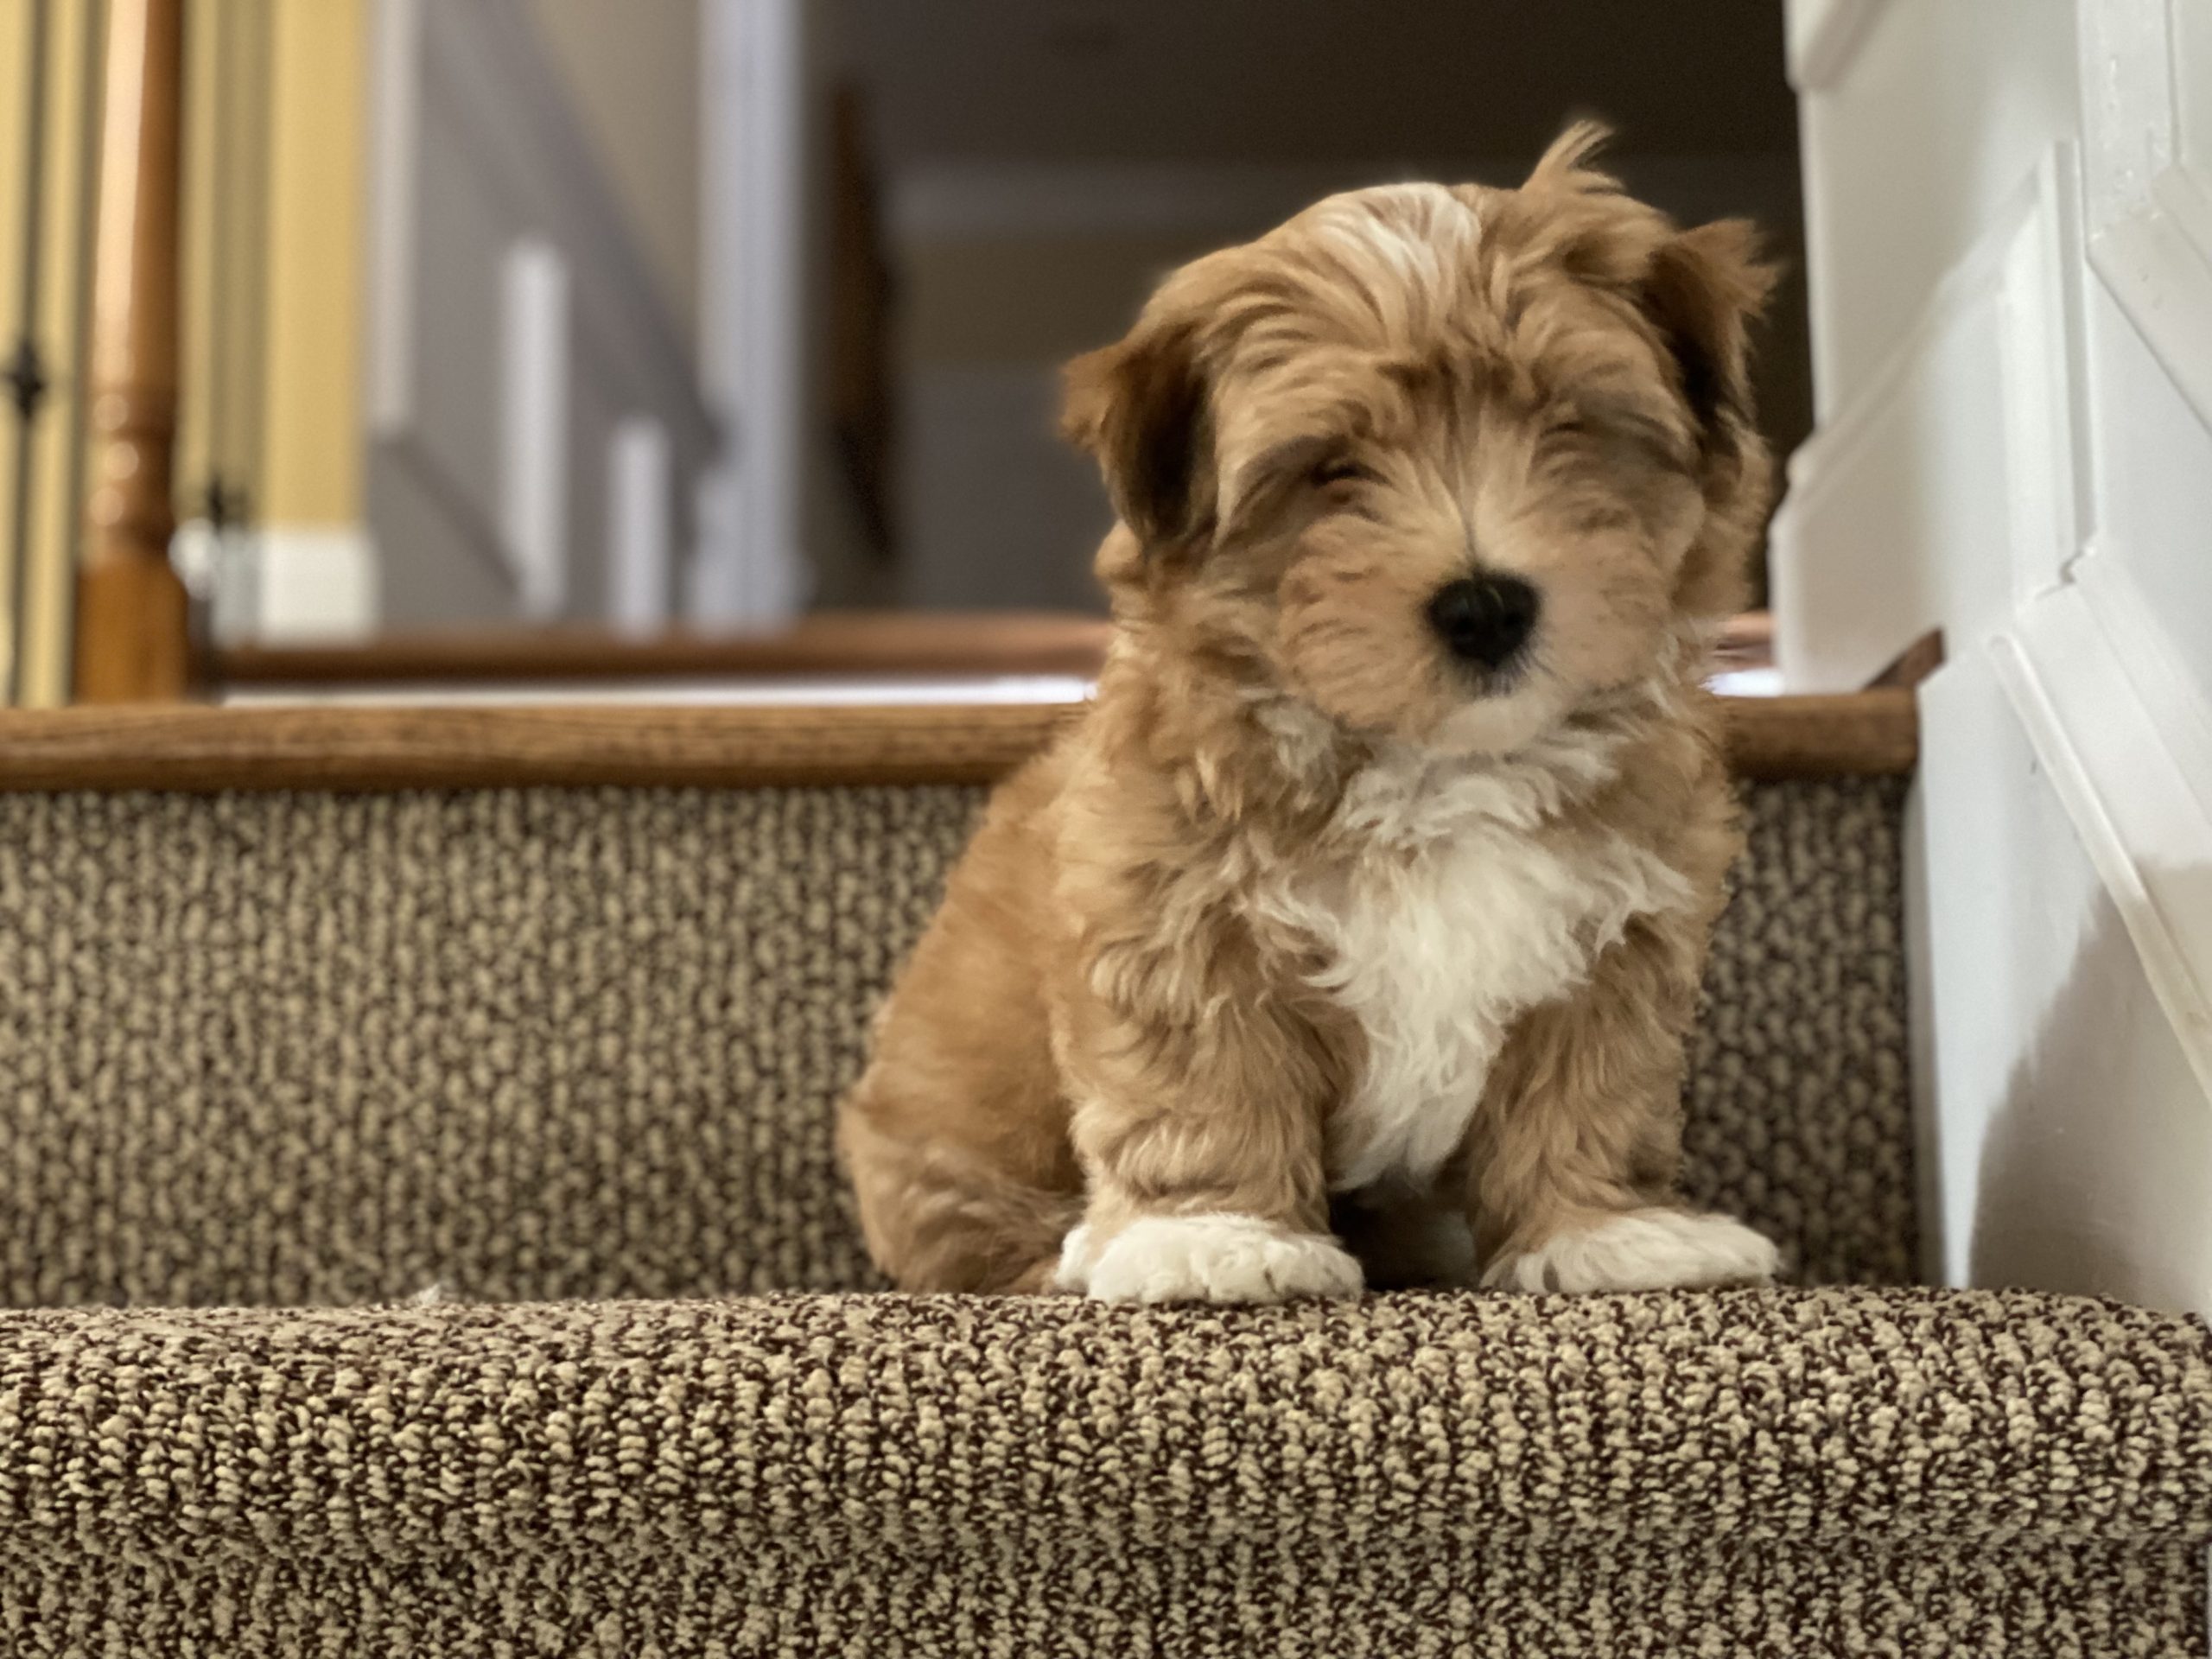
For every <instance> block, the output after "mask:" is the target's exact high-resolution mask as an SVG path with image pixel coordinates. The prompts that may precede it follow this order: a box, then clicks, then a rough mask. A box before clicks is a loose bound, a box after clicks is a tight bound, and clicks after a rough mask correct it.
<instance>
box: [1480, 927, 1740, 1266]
mask: <svg viewBox="0 0 2212 1659" xmlns="http://www.w3.org/2000/svg"><path fill="white" fill-rule="evenodd" d="M1702 942H1703V933H1702V931H1701V929H1700V930H1697V931H1692V930H1690V929H1688V928H1687V927H1686V926H1685V925H1684V924H1683V923H1682V922H1681V918H1662V919H1653V920H1649V921H1644V922H1639V923H1637V924H1636V925H1633V926H1632V927H1631V928H1630V932H1629V934H1628V936H1627V937H1626V938H1624V939H1623V940H1622V941H1621V942H1620V943H1619V944H1616V945H1615V946H1613V947H1612V949H1611V950H1608V951H1607V952H1606V953H1605V955H1604V956H1603V957H1600V958H1599V962H1598V963H1597V966H1596V969H1595V971H1593V973H1592V976H1591V978H1590V981H1589V982H1588V983H1587V984H1586V985H1585V986H1584V987H1583V988H1581V989H1580V991H1579V992H1578V993H1577V994H1576V995H1573V996H1572V997H1570V998H1568V999H1567V1000H1566V1001H1561V1002H1559V1003H1555V1004H1552V1005H1550V1006H1548V1007H1542V1008H1539V1009H1536V1010H1535V1011H1533V1012H1532V1013H1530V1014H1528V1015H1526V1016H1524V1018H1523V1019H1522V1023H1521V1024H1520V1025H1519V1026H1518V1027H1516V1029H1515V1030H1514V1032H1513V1033H1512V1034H1511V1035H1510V1037H1509V1039H1507V1042H1506V1045H1505V1047H1504V1049H1503V1052H1501V1053H1500V1055H1499V1056H1498V1059H1497V1065H1496V1066H1495V1067H1494V1068H1493V1069H1492V1071H1491V1076H1490V1078H1489V1081H1488V1084H1487V1086H1486V1087H1485V1089H1484V1097H1483V1103H1482V1107H1481V1109H1480V1110H1479V1111H1478V1114H1477V1116H1476V1121H1475V1123H1474V1126H1473V1129H1472V1132H1471V1137H1470V1141H1469V1147H1468V1152H1469V1159H1470V1161H1469V1169H1468V1181H1469V1217H1468V1218H1469V1220H1470V1222H1471V1224H1472V1226H1473V1228H1474V1232H1475V1240H1476V1244H1477V1247H1478V1250H1479V1252H1480V1255H1481V1259H1482V1261H1483V1262H1484V1271H1483V1282H1484V1284H1485V1285H1490V1286H1493V1287H1503V1288H1506V1289H1513V1290H1560V1291H1601V1290H1665V1289H1672V1288H1676V1287H1688V1286H1700V1285H1723V1284H1759V1283H1764V1282H1765V1281H1768V1280H1770V1279H1771V1278H1772V1277H1773V1276H1774V1274H1775V1269H1776V1267H1777V1251H1776V1249H1775V1247H1774V1246H1773V1245H1772V1244H1771V1243H1769V1242H1768V1241H1767V1240H1766V1239H1764V1238H1763V1237H1761V1236H1759V1235H1758V1234H1757V1233H1755V1232H1753V1231H1752V1230H1751V1229H1750V1228H1748V1227H1746V1226H1745V1225H1743V1224H1741V1223H1740V1222H1738V1221H1734V1220H1732V1219H1731V1218H1729V1217H1726V1216H1719V1215H1712V1214H1705V1213H1700V1212H1698V1211H1692V1210H1688V1209H1686V1208H1684V1207H1682V1205H1681V1202H1680V1200H1679V1198H1678V1197H1677V1196H1676V1194H1675V1169H1676V1166H1677V1164H1678V1163H1679V1161H1680V1155H1681V1081H1682V1064H1683V1062H1682V1041H1683V1035H1684V1033H1685V1031H1686V1030H1687V1028H1688V1025H1689V1022H1690V1020H1691V1017H1692V1015H1693V1014H1694V1010H1695V1007H1696V995H1697V975H1698V969H1699V965H1700V958H1701V957H1702V954H1703V953H1702V949H1701V946H1702Z"/></svg>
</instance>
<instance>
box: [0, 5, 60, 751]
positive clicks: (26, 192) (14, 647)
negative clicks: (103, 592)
mask: <svg viewBox="0 0 2212 1659" xmlns="http://www.w3.org/2000/svg"><path fill="white" fill-rule="evenodd" d="M53 25H54V10H53V0H31V49H30V58H29V64H28V67H27V73H28V74H29V79H30V86H29V96H28V97H27V98H25V99H23V110H24V122H25V127H26V130H25V134H24V140H23V165H24V167H25V168H26V169H27V175H26V177H25V179H24V181H23V218H22V243H21V246H22V261H23V265H22V283H23V285H22V307H21V310H20V314H19V327H18V332H17V334H16V344H15V348H14V350H13V351H11V352H10V354H9V358H8V362H7V365H6V367H5V368H4V369H0V385H5V386H6V387H7V389H8V396H9V399H10V402H11V403H13V404H14V405H15V408H16V487H15V497H14V507H13V511H12V512H11V513H10V524H9V531H8V543H9V548H10V555H11V557H10V564H9V567H8V586H9V594H8V639H7V641H6V645H7V652H6V657H7V660H6V661H5V663H0V708H4V707H6V706H8V705H10V704H11V703H13V702H16V701H17V699H18V697H19V696H20V695H21V692H22V683H23V652H24V651H25V650H26V649H27V648H28V647H29V644H30V619H29V616H27V615H26V614H25V613H24V607H25V606H26V604H27V603H28V601H29V595H30V563H31V505H32V503H31V494H32V486H33V484H34V482H35V477H34V470H33V469H34V462H35V459H36V457H35V454H34V453H33V444H34V442H35V438H36V435H37V424H38V416H39V411H40V410H41V408H42V407H43V406H44V405H45V403H46V395H47V393H48V391H49V390H51V387H52V382H50V381H49V380H48V378H47V373H46V363H45V359H43V358H42V357H41V355H40V353H39V347H38V329H39V321H40V319H39V302H40V300H41V297H42V296H41V288H42V286H43V284H42V283H41V281H40V278H41V277H42V276H43V275H44V271H43V270H42V268H41V267H42V265H43V263H44V260H45V257H46V105H47V96H46V94H47V86H46V77H47V70H48V57H49V55H50V54H49V53H48V42H49V41H50V38H51V36H52V34H53Z"/></svg>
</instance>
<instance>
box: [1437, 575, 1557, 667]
mask: <svg viewBox="0 0 2212 1659" xmlns="http://www.w3.org/2000/svg"><path fill="white" fill-rule="evenodd" d="M1540 608H1541V601H1540V600H1539V599H1538V598H1537V597H1536V590H1535V588H1532V587H1530V586H1529V584H1528V583H1527V582H1523V581H1522V580H1521V578H1520V577H1518V576H1469V577H1466V578H1465V579H1464V580H1462V581H1459V582H1447V583H1446V585H1445V586H1443V587H1441V588H1438V589H1437V590H1436V596H1435V597H1434V598H1433V599H1432V600H1430V601H1428V620H1429V625H1430V626H1432V627H1433V628H1434V629H1435V630H1436V631H1437V632H1438V633H1440V634H1441V635H1442V636H1443V639H1444V643H1445V644H1446V645H1449V646H1450V647H1451V648H1452V655H1453V656H1455V657H1461V658H1465V659H1466V660H1467V661H1468V662H1471V663H1479V664H1482V665H1483V666H1484V668H1503V667H1504V666H1505V664H1506V661H1507V659H1508V658H1510V657H1511V656H1512V655H1513V653H1514V652H1516V651H1518V650H1520V649H1521V647H1522V645H1525V644H1527V643H1528V639H1529V634H1530V632H1533V631H1534V630H1535V626H1536V612H1537V611H1538V609H1540Z"/></svg>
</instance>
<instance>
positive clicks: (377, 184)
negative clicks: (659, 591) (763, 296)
mask: <svg viewBox="0 0 2212 1659" xmlns="http://www.w3.org/2000/svg"><path fill="white" fill-rule="evenodd" d="M656 3H657V4H658V3H661V0H656ZM375 16H376V23H377V48H378V55H377V62H376V72H375V73H376V92H377V96H376V118H375V124H374V131H373V134H372V142H373V168H372V172H373V187H374V189H373V198H374V199H373V203H372V213H371V226H370V252H371V272H370V319H369V323H370V335H371V338H370V346H369V375H368V383H369V384H368V392H367V397H368V404H369V408H368V423H367V424H368V433H369V467H368V517H369V521H370V527H371V530H372V532H373V535H374V541H375V545H376V548H377V551H378V556H379V559H380V563H381V566H382V569H381V570H380V572H379V575H380V579H381V581H380V585H381V589H382V594H383V613H384V620H385V622H386V623H387V624H389V625H390V626H393V627H395V628H398V629H423V628H436V627H441V626H453V625H483V624H498V623H505V622H515V621H532V622H550V621H571V622H579V623H601V622H607V621H609V620H615V619H616V618H617V616H618V615H620V614H629V615H635V614H641V613H644V612H645V610H646V609H647V608H650V607H649V606H648V599H649V598H650V596H649V595H646V594H644V593H643V592H642V591H641V587H642V582H643V581H644V580H645V578H644V577H641V575H640V574H639V568H637V567H638V562H639V561H643V562H644V563H643V567H642V568H643V569H644V570H645V573H646V575H648V576H652V573H654V572H656V571H657V572H658V575H657V576H653V577H652V579H654V580H658V582H660V583H661V584H662V585H663V586H664V588H666V587H670V586H672V584H673V582H674V575H673V569H674V566H675V565H676V564H677V562H678V556H679V555H683V556H688V554H689V550H690V542H691V537H692V533H693V506H694V499H693V493H694V491H695V489H696V486H697V483H698V481H699V480H700V479H701V478H702V477H703V476H704V475H705V474H706V473H707V470H708V468H709V467H710V465H712V464H714V463H715V461H717V460H718V459H719V457H720V455H721V453H722V446H723V436H724V435H723V432H722V430H721V425H720V423H718V422H717V420H716V419H715V415H714V414H713V413H712V412H710V410H709V408H708V406H707V404H706V403H705V401H704V398H703V397H702V386H701V375H700V372H699V370H698V367H697V364H696V353H695V351H694V347H693V344H692V334H691V330H690V327H689V322H688V319H686V318H685V317H684V316H683V315H681V314H680V313H679V311H678V309H677V308H676V307H675V306H674V305H672V304H671V300H670V298H669V294H668V284H667V283H666V282H665V281H664V278H663V277H661V276H660V275H658V273H657V266H656V262H655V260H654V258H653V257H652V253H651V251H650V250H649V249H648V248H647V246H646V245H645V242H644V241H643V239H642V238H641V236H640V234H639V232H638V231H637V230H636V229H635V228H634V226H633V222H632V221H633V217H634V215H633V214H632V211H631V210H630V208H629V207H627V206H626V203H625V200H624V199H623V196H622V194H621V193H620V191H619V190H618V189H617V188H616V186H615V184H614V183H613V181H612V180H611V179H610V176H609V173H608V170H607V163H606V162H605V161H604V159H603V156H602V155H601V149H600V147H599V144H598V143H597V141H596V140H595V139H594V136H593V133H592V130H591V129H590V128H589V126H588V124H587V123H586V121H585V119H584V117H583V115H582V112H581V111H580V109H579V106H578V105H577V102H576V94H575V92H574V91H573V89H572V88H571V86H570V85H569V81H568V79H566V78H565V77H564V76H563V73H562V71H561V70H560V68H559V67H558V64H557V62H556V59H555V57H554V56H553V54H552V52H551V50H550V48H549V45H548V43H547V40H546V38H545V36H544V35H543V34H541V32H540V29H539V15H538V12H537V10H534V9H533V8H532V7H531V5H530V4H528V3H525V0H469V3H468V4H467V5H455V4H452V3H449V0H378V6H377V10H376V13H375ZM642 426H649V427H651V428H652V429H653V430H654V431H655V432H656V433H657V434H658V440H657V441H658V442H659V443H660V445H661V446H662V452H663V454H664V458H665V461H666V465H665V467H664V468H662V469H661V472H660V474H659V476H660V477H661V479H662V480H663V483H664V488H665V497H664V499H662V500H661V501H659V502H658V503H655V504H652V505H651V507H650V508H647V507H645V506H644V505H640V504H638V503H636V502H629V503H626V504H618V503H617V502H616V501H615V499H614V496H615V493H616V492H617V489H618V484H619V481H620V480H623V479H627V480H630V483H629V485H627V486H622V487H634V486H636V484H637V483H638V481H639V480H643V479H644V478H645V477H646V476H647V474H646V473H645V471H644V470H643V469H641V468H639V467H637V466H635V465H634V464H633V465H630V466H629V467H628V469H627V470H625V462H624V461H623V456H624V454H625V453H626V446H633V445H634V444H635V443H636V442H637V441H638V440H637V438H636V436H635V435H636V434H637V433H638V432H639V430H640V429H641V427H642ZM618 505H620V506H621V509H622V510H621V512H620V516H618V512H617V507H618ZM625 536H626V537H628V539H627V541H625V540H624V539H623V537H625ZM648 536H658V537H662V538H664V545H661V546H658V547H646V546H645V545H644V544H643V543H642V541H641V540H640V539H639V538H640V537H648ZM625 560H627V561H630V562H631V567H632V568H622V566H621V562H622V561H625ZM660 608H661V609H662V610H664V611H665V609H666V608H667V605H666V603H665V601H664V602H663V603H662V605H661V607H660Z"/></svg>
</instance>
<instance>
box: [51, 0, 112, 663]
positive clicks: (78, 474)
mask: <svg viewBox="0 0 2212 1659" xmlns="http://www.w3.org/2000/svg"><path fill="white" fill-rule="evenodd" d="M84 10H85V49H84V56H83V64H84V86H82V88H81V89H80V90H79V93H78V105H77V259H76V271H77V281H76V291H75V292H74V293H73V294H72V295H71V296H70V308H69V340H68V346H69V384H70V385H71V386H73V388H74V389H75V395H76V397H77V400H78V401H77V406H76V410H75V415H76V418H75V419H73V420H72V421H71V422H70V423H69V433H68V454H69V465H68V468H67V473H68V479H69V485H68V494H67V497H66V498H65V499H67V501H68V503H69V512H68V515H67V518H65V519H64V521H63V522H64V523H65V524H67V533H66V537H65V541H64V545H65V547H66V548H67V555H66V556H65V557H64V558H63V560H62V567H61V582H62V593H63V595H64V600H63V602H64V603H65V604H67V605H69V606H71V607H74V606H75V604H76V573H77V569H78V567H79V564H81V563H82V562H83V557H84V551H85V513H84V505H85V486H86V467H87V465H88V461H89V457H90V454H91V444H90V442H89V435H90V432H91V427H92V422H91V411H90V410H86V408H85V407H84V406H83V404H84V398H85V388H86V386H88V385H91V384H92V248H93V245H94V244H95V242H96V241H97V239H98V238H99V205H100V165H99V161H100V121H101V118H102V117H103V116H104V115H105V113H106V108H105V106H106V102H107V77H106V75H105V73H103V69H104V67H105V63H106V61H107V0H85V8H84ZM59 635H60V637H59V638H58V639H56V640H55V642H54V650H55V651H56V652H58V653H59V654H60V658H61V661H60V664H59V683H60V685H61V686H62V687H64V688H65V695H66V688H67V686H68V685H69V684H70V683H71V682H72V680H73V677H74V674H75V669H74V659H75V656H76V651H77V629H76V625H75V622H74V620H73V619H71V618H65V619H64V622H63V626H61V628H60V630H59Z"/></svg>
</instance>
